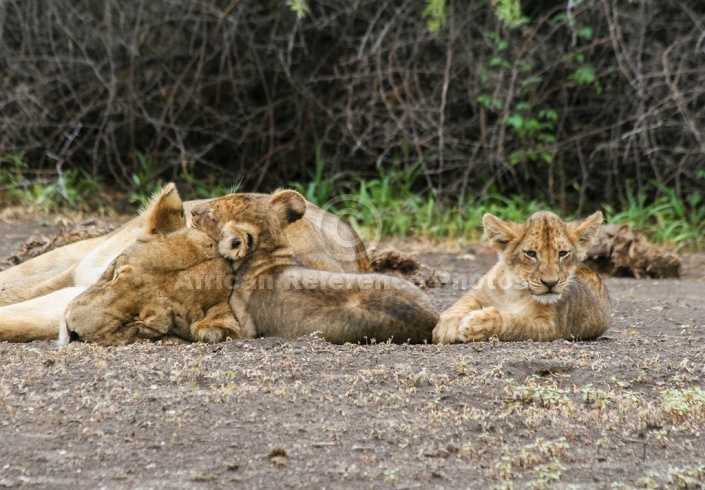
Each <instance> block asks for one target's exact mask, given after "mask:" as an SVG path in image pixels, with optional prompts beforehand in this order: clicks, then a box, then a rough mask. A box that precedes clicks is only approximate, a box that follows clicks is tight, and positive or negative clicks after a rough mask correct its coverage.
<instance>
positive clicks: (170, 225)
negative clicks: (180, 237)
mask: <svg viewBox="0 0 705 490" xmlns="http://www.w3.org/2000/svg"><path fill="white" fill-rule="evenodd" d="M143 213H144V215H145V224H144V232H145V234H147V235H158V234H162V235H166V234H167V233H171V232H173V231H176V230H180V229H181V228H183V227H185V226H186V218H185V216H184V205H183V202H182V201H181V196H179V191H177V190H176V185H175V184H173V183H170V184H167V185H165V186H164V187H163V188H162V190H161V191H159V192H157V193H156V194H154V196H153V197H152V199H151V200H150V203H149V204H148V205H147V208H146V209H145V211H143Z"/></svg>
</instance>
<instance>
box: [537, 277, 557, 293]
mask: <svg viewBox="0 0 705 490" xmlns="http://www.w3.org/2000/svg"><path fill="white" fill-rule="evenodd" d="M541 284H543V285H544V286H546V288H548V290H549V291H550V290H551V289H553V287H554V286H555V285H556V284H558V279H550V280H548V281H547V280H545V279H541Z"/></svg>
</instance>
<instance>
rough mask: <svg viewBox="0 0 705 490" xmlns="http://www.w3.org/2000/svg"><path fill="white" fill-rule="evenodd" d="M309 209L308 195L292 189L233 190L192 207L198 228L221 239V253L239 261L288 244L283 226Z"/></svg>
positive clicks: (219, 241) (297, 218) (219, 240)
mask: <svg viewBox="0 0 705 490" xmlns="http://www.w3.org/2000/svg"><path fill="white" fill-rule="evenodd" d="M305 212H306V201H305V199H304V198H303V197H302V196H301V195H300V194H299V193H298V192H296V191H290V190H284V191H278V192H275V193H274V194H272V195H271V196H267V195H245V194H231V195H228V196H224V197H221V198H219V199H215V200H213V201H210V202H208V203H204V204H203V205H201V206H200V207H199V208H194V209H193V210H192V214H193V226H194V228H196V229H200V230H202V231H205V232H206V233H208V234H209V235H210V236H211V237H213V238H214V239H215V240H217V241H218V251H219V252H220V254H221V255H222V256H223V257H225V258H228V259H231V260H233V261H236V262H237V261H239V260H242V259H243V258H245V257H246V256H248V255H250V254H251V253H252V252H254V251H255V250H262V251H265V252H266V251H269V250H273V249H275V248H278V247H281V246H282V245H286V244H287V242H286V238H285V237H284V234H283V229H284V228H286V226H288V225H289V224H290V223H293V222H294V221H297V220H299V219H301V217H303V215H304V213H305Z"/></svg>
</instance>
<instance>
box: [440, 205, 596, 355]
mask: <svg viewBox="0 0 705 490" xmlns="http://www.w3.org/2000/svg"><path fill="white" fill-rule="evenodd" d="M601 223H602V213H600V212H599V211H598V212H597V213H595V214H593V215H591V216H589V217H588V218H586V219H584V220H581V221H574V222H570V223H566V222H565V221H563V220H562V219H561V218H559V217H558V216H556V215H555V214H553V213H549V212H543V211H542V212H538V213H535V214H533V215H532V216H531V217H530V218H529V219H528V220H526V222H524V223H523V224H519V223H511V222H506V221H502V220H501V219H499V218H497V217H495V216H493V215H491V214H486V215H485V216H484V217H483V219H482V224H483V225H484V227H485V233H486V235H487V238H488V239H489V242H490V245H491V246H492V248H494V249H495V250H496V251H497V253H498V255H499V260H498V261H497V263H496V264H495V266H494V267H492V269H490V271H489V272H488V273H487V274H485V275H484V276H483V277H482V279H480V281H479V282H478V283H477V284H476V285H475V286H473V288H472V291H471V292H470V293H469V294H467V295H465V296H464V297H462V298H461V299H460V300H458V302H457V303H455V304H454V305H453V306H452V307H450V308H449V309H448V310H447V311H445V312H443V313H442V314H441V317H440V320H439V322H438V325H437V326H436V328H435V329H434V330H433V341H434V342H436V343H453V342H470V341H483V340H488V339H489V338H491V337H493V336H497V338H499V339H500V340H507V341H509V340H536V341H545V340H546V341H547V340H555V339H561V338H563V339H574V340H587V339H595V338H597V337H599V336H600V335H602V333H603V332H604V331H605V330H606V329H607V325H608V323H609V319H610V302H609V298H608V296H607V289H606V287H605V285H604V283H603V282H602V279H601V278H600V276H599V275H598V274H596V273H595V272H594V271H593V270H592V269H590V268H588V267H586V266H584V265H582V264H580V261H581V260H583V259H584V258H585V254H586V252H587V250H588V249H589V248H590V246H591V245H592V243H593V241H594V239H595V237H596V235H597V232H598V230H599V228H600V224H601Z"/></svg>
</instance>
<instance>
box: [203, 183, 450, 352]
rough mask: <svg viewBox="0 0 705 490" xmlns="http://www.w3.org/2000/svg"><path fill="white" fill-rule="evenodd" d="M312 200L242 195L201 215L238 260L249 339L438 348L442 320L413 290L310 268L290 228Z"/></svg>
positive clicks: (240, 314) (240, 315) (233, 302)
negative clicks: (289, 236) (306, 338)
mask: <svg viewBox="0 0 705 490" xmlns="http://www.w3.org/2000/svg"><path fill="white" fill-rule="evenodd" d="M305 209H306V201H305V200H304V198H303V197H302V196H301V194H299V193H298V192H295V191H291V190H285V191H279V192H276V193H274V194H273V195H272V197H271V198H270V200H269V202H266V201H264V200H252V199H248V198H247V197H246V196H242V195H231V196H226V197H222V198H220V199H216V200H214V201H211V202H210V203H208V205H206V206H204V207H203V209H201V210H200V212H199V210H198V209H194V221H193V223H194V226H195V227H197V228H199V229H201V230H203V231H206V232H207V233H209V234H210V235H211V236H213V237H214V238H215V239H216V240H217V241H218V250H219V251H220V253H221V254H222V255H223V256H224V257H226V258H229V259H231V260H232V261H233V269H234V271H235V286H234V288H233V291H232V294H231V296H230V306H231V309H232V310H233V311H234V312H235V315H236V317H237V320H238V322H239V323H240V328H241V332H242V336H243V337H244V338H254V337H259V336H278V337H285V338H296V337H300V336H302V335H306V334H311V333H314V332H320V334H321V335H322V336H323V338H325V339H326V340H327V341H329V342H332V343H336V344H342V343H345V342H365V341H369V340H371V339H376V340H377V341H380V342H381V341H387V340H391V341H392V342H397V343H403V342H411V343H421V342H425V341H427V342H430V341H431V334H432V331H433V328H434V327H435V325H436V322H437V321H438V313H437V312H436V310H435V309H434V308H433V306H432V305H431V302H430V301H429V299H428V297H427V296H426V295H425V294H424V293H423V292H421V290H419V289H418V288H417V287H416V286H414V285H413V284H411V283H409V282H406V281H404V280H402V279H398V278H395V277H391V276H385V275H382V274H351V273H336V272H328V271H321V270H316V269H310V268H307V267H303V266H301V265H300V263H299V262H298V261H297V260H296V259H295V258H294V255H293V254H292V251H291V249H290V247H289V243H288V242H287V240H286V237H285V236H284V232H283V229H284V228H286V227H287V226H289V225H290V224H291V223H294V222H296V221H297V220H299V219H300V218H301V217H302V216H303V214H304V211H305Z"/></svg>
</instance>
